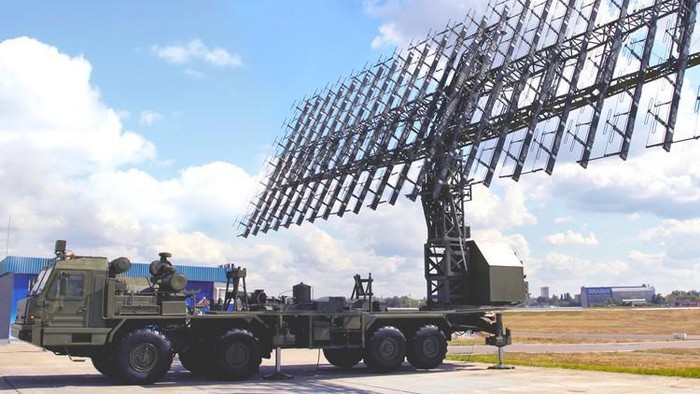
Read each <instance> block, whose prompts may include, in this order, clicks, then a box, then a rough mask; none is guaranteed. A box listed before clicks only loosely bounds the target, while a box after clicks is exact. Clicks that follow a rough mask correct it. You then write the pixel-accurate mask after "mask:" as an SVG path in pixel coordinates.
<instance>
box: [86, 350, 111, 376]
mask: <svg viewBox="0 0 700 394" xmlns="http://www.w3.org/2000/svg"><path fill="white" fill-rule="evenodd" d="M91 359H92V366H94V367H95V369H96V370H97V371H98V372H99V373H101V374H102V375H104V376H106V377H108V378H110V379H115V378H116V369H115V368H114V357H112V354H110V353H109V351H108V350H107V349H101V350H98V351H97V352H95V353H94V354H93V355H92V358H91Z"/></svg>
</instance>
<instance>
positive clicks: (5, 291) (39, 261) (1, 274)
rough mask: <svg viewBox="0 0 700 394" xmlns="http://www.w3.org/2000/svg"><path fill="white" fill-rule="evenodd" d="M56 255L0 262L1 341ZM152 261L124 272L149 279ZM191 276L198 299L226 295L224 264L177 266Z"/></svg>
mask: <svg viewBox="0 0 700 394" xmlns="http://www.w3.org/2000/svg"><path fill="white" fill-rule="evenodd" d="M53 261H54V260H53V259H52V258H41V257H18V256H7V257H5V258H4V259H3V260H2V261H0V340H4V339H7V338H9V327H10V324H11V323H12V322H13V321H14V320H15V311H16V309H17V301H19V300H21V299H22V298H25V297H26V296H27V291H28V289H29V283H30V282H31V281H32V279H34V278H36V277H37V275H38V274H39V272H40V271H41V270H42V269H44V267H46V266H48V265H49V264H51V263H52V262H53ZM149 265H150V263H134V264H131V269H129V271H127V272H126V273H125V274H124V275H126V276H131V277H144V278H149V277H150V276H151V274H150V273H149V272H148V267H149ZM175 267H176V268H177V269H178V271H179V272H181V273H183V274H184V275H185V276H186V277H187V287H186V289H185V290H186V291H192V292H194V293H195V298H196V299H197V300H199V299H201V298H203V297H207V299H210V300H213V301H216V300H217V299H219V298H223V297H224V293H225V289H226V271H225V270H224V268H221V267H198V266H186V265H175Z"/></svg>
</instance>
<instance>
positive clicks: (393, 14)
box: [364, 0, 487, 48]
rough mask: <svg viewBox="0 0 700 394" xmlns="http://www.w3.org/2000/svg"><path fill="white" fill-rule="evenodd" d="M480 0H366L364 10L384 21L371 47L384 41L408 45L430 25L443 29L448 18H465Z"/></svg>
mask: <svg viewBox="0 0 700 394" xmlns="http://www.w3.org/2000/svg"><path fill="white" fill-rule="evenodd" d="M486 3H487V2H485V1H481V0H432V1H430V2H429V3H428V2H426V1H422V0H383V1H381V0H367V1H365V2H364V7H365V11H366V12H367V13H368V14H369V15H371V16H373V17H375V18H378V19H380V20H381V21H382V24H381V25H380V26H379V34H378V35H377V36H376V37H375V38H374V39H373V40H372V48H380V47H382V46H384V45H396V46H405V45H407V44H408V43H409V41H410V40H412V39H416V38H418V39H420V38H423V37H424V36H425V35H426V34H427V33H428V31H429V30H430V29H433V30H435V29H442V28H443V27H445V24H446V23H447V21H449V20H452V21H462V20H463V18H464V17H465V16H466V15H467V13H468V12H469V10H470V9H475V10H479V11H478V13H479V14H480V13H481V10H483V9H484V8H485V5H486Z"/></svg>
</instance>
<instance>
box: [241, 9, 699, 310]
mask: <svg viewBox="0 0 700 394" xmlns="http://www.w3.org/2000/svg"><path fill="white" fill-rule="evenodd" d="M601 3H602V0H539V1H537V0H510V1H504V0H495V1H492V2H491V3H490V4H489V6H488V8H487V12H486V13H485V15H484V16H483V17H482V18H481V19H479V20H475V19H473V17H472V16H470V15H468V16H467V19H466V20H465V21H464V22H461V23H451V24H448V26H447V27H446V28H445V29H444V30H442V31H440V32H436V33H434V34H430V35H429V36H428V37H427V38H426V39H424V40H423V41H421V42H418V43H415V44H412V45H411V46H410V47H409V48H408V49H406V50H404V51H401V52H396V53H394V54H393V55H392V56H390V57H388V58H384V59H380V60H379V61H378V62H376V63H375V64H372V65H370V66H368V67H365V68H364V69H362V70H360V71H358V72H355V73H353V74H352V75H350V76H349V77H348V78H346V79H343V80H341V81H339V82H338V83H336V84H335V85H334V86H332V87H327V88H325V89H323V90H322V91H319V92H316V93H315V94H314V95H312V96H311V97H309V98H307V99H305V100H303V101H300V102H298V103H296V106H295V108H294V110H293V115H292V117H291V120H289V121H288V122H287V123H286V126H285V127H286V129H287V130H286V136H285V138H283V139H282V142H280V143H278V146H277V150H276V153H275V154H274V158H273V159H272V160H271V161H270V163H269V165H268V169H267V172H266V174H267V175H266V177H265V181H264V184H263V186H264V187H263V188H262V190H261V192H260V193H259V194H258V195H257V196H256V197H255V199H254V201H253V203H252V204H251V207H250V210H249V212H248V213H247V215H246V216H245V218H244V220H243V221H242V222H241V226H242V234H241V235H242V236H244V237H247V236H250V235H257V234H258V233H260V232H263V233H265V232H267V231H269V230H278V229H279V228H280V227H285V228H287V227H289V226H290V225H292V224H296V225H300V224H301V223H303V222H304V221H309V222H314V221H315V220H316V219H319V218H322V219H328V218H329V217H330V216H331V215H337V216H341V217H342V216H343V215H344V214H345V213H347V212H353V213H355V214H357V213H358V212H360V210H361V209H362V208H363V207H364V206H368V207H369V208H371V209H373V210H374V209H376V208H377V207H378V206H379V205H380V204H382V203H385V202H388V203H389V204H392V205H393V204H395V203H396V201H397V199H398V197H399V195H400V194H401V193H402V192H403V193H405V194H406V196H407V197H408V198H409V199H411V200H413V201H415V200H416V199H417V198H418V197H419V196H420V197H421V200H422V204H423V208H424V213H425V217H426V222H427V225H428V241H427V243H426V245H425V275H426V279H427V281H428V289H427V290H428V303H429V304H432V305H440V304H446V305H447V304H450V305H455V304H456V305H460V304H464V303H465V301H466V300H468V297H467V295H466V294H467V292H468V290H467V289H463V288H461V285H460V284H459V283H460V282H459V280H458V279H459V278H460V277H462V276H464V275H465V274H466V273H467V271H468V270H469V258H468V255H469V253H468V250H467V244H466V242H465V240H466V238H468V236H469V234H468V232H469V231H468V227H466V226H465V220H464V203H465V201H468V200H469V199H470V198H471V186H472V185H474V184H478V183H482V184H484V185H485V186H487V187H488V186H489V185H490V184H491V182H492V180H493V177H494V175H496V171H497V170H499V169H500V174H499V176H501V177H510V178H512V179H513V180H515V181H518V180H519V179H520V177H521V176H522V175H524V174H527V173H531V172H536V171H542V170H544V171H545V172H546V173H547V174H551V173H552V172H553V170H554V166H555V163H556V161H557V159H558V158H560V157H562V156H564V157H571V158H572V159H573V160H576V161H577V162H578V163H579V164H580V165H581V166H582V167H584V168H585V167H587V166H588V164H589V162H590V161H592V160H595V159H599V158H604V157H609V156H618V157H620V158H621V159H623V160H624V159H626V158H627V157H628V154H629V153H630V150H631V149H632V150H633V148H634V146H633V144H632V142H633V139H632V137H633V134H634V130H635V127H639V123H640V121H639V119H638V118H639V117H640V115H641V116H643V117H644V123H645V124H646V125H647V126H648V129H649V131H648V138H647V143H646V145H647V147H652V146H660V147H662V148H663V149H664V150H666V151H669V150H670V149H671V145H672V144H673V143H675V142H679V141H684V140H688V139H697V138H699V137H700V136H698V135H697V134H694V133H695V132H694V131H693V132H691V133H688V132H685V131H682V130H678V129H676V121H677V119H678V115H679V111H680V108H681V105H680V103H681V91H682V87H683V79H684V74H685V71H686V69H688V68H690V67H693V66H696V65H698V64H699V63H700V53H698V52H691V36H692V34H693V29H694V26H695V18H696V9H697V0H647V1H637V2H631V1H630V0H617V1H607V2H606V5H607V6H601ZM632 3H634V4H632ZM603 11H604V12H603ZM644 87H652V88H653V89H655V90H656V91H655V92H653V93H649V92H648V90H649V89H646V90H644ZM645 100H648V106H647V108H646V113H641V114H640V110H641V111H644V108H640V105H642V103H644V102H645ZM635 141H636V139H635ZM563 147H568V151H567V150H566V149H564V150H562V148H563Z"/></svg>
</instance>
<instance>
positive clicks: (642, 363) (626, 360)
mask: <svg viewBox="0 0 700 394" xmlns="http://www.w3.org/2000/svg"><path fill="white" fill-rule="evenodd" d="M503 320H504V323H505V325H506V326H507V327H509V328H511V329H512V330H513V343H550V344H558V343H583V342H589V343H590V342H597V343H600V342H637V341H640V340H639V339H620V338H605V337H599V338H572V337H567V334H597V335H601V336H604V335H606V334H609V335H611V336H615V335H619V334H655V335H669V337H670V335H671V334H673V333H686V334H689V335H699V334H700V308H698V309H643V308H629V309H609V308H601V309H583V310H576V311H555V312H549V311H547V312H520V311H508V312H507V313H505V314H504V316H503ZM538 334H547V335H552V334H561V336H560V337H559V336H557V335H553V336H552V337H546V338H543V337H540V336H538ZM646 340H647V341H648V340H649V339H646ZM642 341H644V339H643V340H642ZM478 342H481V341H478ZM472 343H474V340H455V341H452V344H455V345H458V344H462V345H471V344H472ZM448 359H452V360H462V361H472V362H483V363H491V364H495V363H497V361H498V360H497V357H496V356H495V355H493V356H491V355H450V356H448ZM506 363H508V364H512V365H526V366H536V367H550V368H568V369H583V370H592V371H606V372H624V373H637V374H645V375H663V376H677V377H686V378H700V349H657V350H648V351H636V352H605V353H540V354H532V353H510V352H507V354H506Z"/></svg>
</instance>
